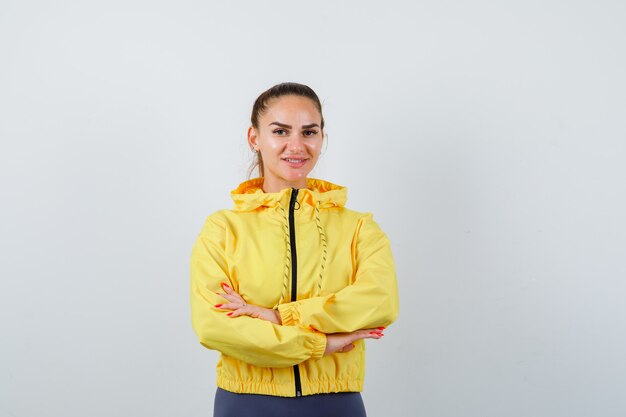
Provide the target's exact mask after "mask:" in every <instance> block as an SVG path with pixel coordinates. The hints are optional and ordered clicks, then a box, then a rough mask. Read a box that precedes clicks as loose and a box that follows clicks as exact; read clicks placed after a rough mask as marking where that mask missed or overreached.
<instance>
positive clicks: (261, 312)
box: [215, 282, 283, 324]
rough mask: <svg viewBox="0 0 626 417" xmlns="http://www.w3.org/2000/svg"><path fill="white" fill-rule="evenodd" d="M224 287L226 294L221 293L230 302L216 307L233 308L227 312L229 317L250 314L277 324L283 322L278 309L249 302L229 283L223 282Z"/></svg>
mask: <svg viewBox="0 0 626 417" xmlns="http://www.w3.org/2000/svg"><path fill="white" fill-rule="evenodd" d="M222 288H223V289H224V292H225V294H219V293H218V295H221V296H222V297H224V298H225V299H226V300H228V303H224V304H217V305H216V306H215V307H216V308H221V309H224V310H232V311H231V312H230V313H228V314H226V315H227V316H229V317H239V316H250V317H254V318H257V319H261V320H266V321H271V322H272V323H275V324H283V322H282V320H281V318H280V313H279V312H278V310H272V309H271V308H264V307H259V306H255V305H252V304H248V303H246V302H245V301H244V299H243V298H242V297H241V295H239V294H238V293H237V292H236V291H235V290H233V289H232V288H231V287H230V286H229V285H228V284H226V283H225V282H222Z"/></svg>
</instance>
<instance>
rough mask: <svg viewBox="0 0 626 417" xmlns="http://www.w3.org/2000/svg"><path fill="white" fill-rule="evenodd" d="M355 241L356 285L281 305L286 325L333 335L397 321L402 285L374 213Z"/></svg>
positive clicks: (365, 220)
mask: <svg viewBox="0 0 626 417" xmlns="http://www.w3.org/2000/svg"><path fill="white" fill-rule="evenodd" d="M355 240H356V242H354V241H353V248H352V250H353V253H354V255H353V259H355V262H356V272H355V276H354V279H353V281H352V283H351V284H350V285H348V286H346V287H345V288H343V289H341V290H340V291H337V292H336V293H331V294H327V295H324V296H319V297H312V298H308V299H304V300H299V301H295V302H290V303H285V304H281V305H279V306H278V310H279V312H280V315H281V318H282V322H283V325H296V326H300V327H303V328H310V329H315V330H318V331H320V332H323V333H327V334H330V333H338V332H352V331H355V330H359V329H367V328H375V327H379V326H385V327H386V326H388V325H389V324H391V323H392V322H394V321H395V320H396V318H397V316H398V311H399V300H398V284H397V281H396V273H395V267H394V262H393V257H392V254H391V246H390V243H389V239H388V238H387V236H386V235H385V233H384V232H383V231H382V230H381V229H380V227H379V226H378V224H377V223H376V222H375V221H374V220H373V218H372V215H371V213H367V214H366V215H365V216H364V217H362V218H361V219H360V220H359V223H358V225H357V232H356V238H355Z"/></svg>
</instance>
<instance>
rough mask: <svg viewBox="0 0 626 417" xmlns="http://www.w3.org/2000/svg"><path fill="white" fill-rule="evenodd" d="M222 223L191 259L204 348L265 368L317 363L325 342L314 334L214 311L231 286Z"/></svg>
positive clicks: (215, 221)
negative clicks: (226, 284) (223, 286)
mask: <svg viewBox="0 0 626 417" xmlns="http://www.w3.org/2000/svg"><path fill="white" fill-rule="evenodd" d="M225 243H226V228H225V222H224V220H223V219H220V218H219V216H216V215H211V216H209V217H208V218H207V220H206V222H205V224H204V226H203V228H202V230H201V232H200V234H199V236H198V238H197V239H196V242H195V244H194V245H193V249H192V254H191V321H192V326H193V329H194V331H195V333H196V335H197V336H198V339H199V341H200V343H201V344H202V345H203V346H205V347H207V348H209V349H214V350H218V351H220V352H222V353H224V354H225V355H228V356H231V357H233V358H236V359H239V360H242V361H244V362H247V363H249V364H251V365H255V366H261V367H274V368H280V367H288V366H292V365H295V364H298V363H301V362H304V361H305V360H307V359H318V358H320V357H322V356H323V354H324V350H325V349H326V336H325V335H324V334H322V333H319V332H316V331H314V330H311V329H304V328H300V327H295V326H280V325H276V324H273V323H270V322H268V321H265V320H260V319H255V318H252V317H248V316H241V317H235V318H231V317H228V316H227V315H226V313H227V311H224V310H219V309H217V308H215V307H214V306H215V304H219V303H223V302H224V299H223V298H222V297H221V296H219V295H217V294H216V292H217V291H222V289H221V287H220V283H221V282H229V283H230V284H231V285H232V282H230V279H229V274H228V265H227V260H226V257H225Z"/></svg>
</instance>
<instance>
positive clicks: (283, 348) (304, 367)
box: [191, 83, 398, 417]
mask: <svg viewBox="0 0 626 417" xmlns="http://www.w3.org/2000/svg"><path fill="white" fill-rule="evenodd" d="M251 122H252V125H251V126H250V128H249V129H248V144H249V146H250V148H251V150H252V152H254V153H255V155H256V164H255V166H256V165H258V169H259V177H258V178H255V179H251V180H248V181H245V182H243V183H241V184H240V185H239V186H238V187H237V188H236V189H234V190H233V191H232V192H231V197H232V199H233V201H234V209H232V210H220V211H217V212H215V213H213V214H211V215H209V216H208V218H207V219H206V222H205V223H204V226H203V227H202V230H201V231H200V233H199V235H198V238H197V240H196V242H195V244H194V246H193V250H192V256H191V312H192V324H193V328H194V330H195V332H196V334H197V336H198V338H199V341H200V343H201V344H202V345H204V346H205V347H207V348H209V349H215V350H218V351H220V352H221V358H220V361H219V363H218V365H217V386H218V389H217V393H216V396H215V410H214V416H216V417H225V416H240V415H254V416H260V417H264V416H272V417H280V416H290V417H291V416H294V415H295V416H298V417H307V416H311V417H313V416H324V417H329V416H335V415H336V416H340V415H341V416H352V417H359V416H365V409H364V407H363V402H362V399H361V395H360V391H362V388H363V378H364V374H365V369H364V365H365V343H364V339H380V338H381V337H383V330H384V329H385V327H386V326H388V325H389V324H391V323H392V322H393V321H394V320H395V319H396V317H397V315H398V292H397V283H396V275H395V269H394V264H393V259H392V254H391V250H390V245H389V241H388V239H387V237H386V235H385V234H384V232H383V231H382V230H381V229H380V227H379V226H378V224H377V223H376V222H375V221H374V220H373V219H372V215H371V214H369V213H359V212H356V211H353V210H350V209H347V208H346V207H345V203H346V200H347V190H346V188H345V187H342V186H339V185H336V184H333V183H330V182H327V181H324V180H321V179H315V178H309V177H308V175H309V173H310V172H311V170H312V169H313V167H314V166H315V164H316V162H317V160H318V158H319V156H320V150H321V149H322V143H323V141H324V118H323V116H322V107H321V104H320V101H319V98H318V97H317V95H316V94H315V92H314V91H313V90H312V89H311V88H309V87H307V86H305V85H302V84H296V83H283V84H278V85H276V86H274V87H272V88H270V89H269V90H267V91H265V92H264V93H262V94H261V95H260V96H259V97H258V98H257V100H256V102H255V103H254V107H253V109H252V117H251ZM348 157H350V156H348ZM374 193H375V192H374ZM246 413H247V414H246ZM250 413H252V414H250Z"/></svg>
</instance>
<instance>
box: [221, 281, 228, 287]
mask: <svg viewBox="0 0 626 417" xmlns="http://www.w3.org/2000/svg"><path fill="white" fill-rule="evenodd" d="M222 286H223V287H226V288H230V285H228V284H227V283H225V282H222Z"/></svg>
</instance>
